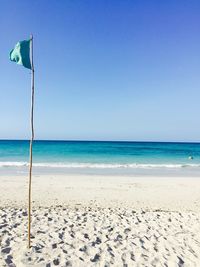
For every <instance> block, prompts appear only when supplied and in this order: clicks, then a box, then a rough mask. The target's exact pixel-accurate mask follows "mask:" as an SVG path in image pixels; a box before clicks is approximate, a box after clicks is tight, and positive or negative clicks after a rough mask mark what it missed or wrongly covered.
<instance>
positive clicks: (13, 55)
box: [10, 40, 31, 70]
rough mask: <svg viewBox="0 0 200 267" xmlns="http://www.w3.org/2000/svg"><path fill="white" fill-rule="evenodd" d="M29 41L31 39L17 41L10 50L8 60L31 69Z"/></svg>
mask: <svg viewBox="0 0 200 267" xmlns="http://www.w3.org/2000/svg"><path fill="white" fill-rule="evenodd" d="M30 42H31V40H24V41H21V42H18V43H17V44H16V45H15V48H14V49H13V50H12V51H11V52H10V60H11V61H14V62H16V63H17V64H19V65H22V66H24V67H25V68H27V69H30V70H31V60H30Z"/></svg>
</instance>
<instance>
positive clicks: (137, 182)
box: [0, 175, 200, 267]
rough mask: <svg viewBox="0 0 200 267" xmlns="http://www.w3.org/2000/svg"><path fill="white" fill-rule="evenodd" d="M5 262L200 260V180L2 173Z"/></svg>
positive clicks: (0, 239)
mask: <svg viewBox="0 0 200 267" xmlns="http://www.w3.org/2000/svg"><path fill="white" fill-rule="evenodd" d="M0 181H1V187H0V195H1V197H0V207H1V208H0V215H1V216H0V244H1V254H0V266H2V267H3V266H17V267H18V266H19V267H20V266H41V267H43V266H200V234H199V233H200V201H199V200H200V179H198V178H189V177H170V178H169V177H128V176H126V177H120V176H101V175H99V176H97V175H70V176H69V175H41V176H40V175H35V176H34V177H33V207H32V209H33V214H32V218H33V219H32V248H31V249H30V250H28V249H27V209H26V205H27V202H26V200H27V177H26V176H17V177H16V176H1V177H0Z"/></svg>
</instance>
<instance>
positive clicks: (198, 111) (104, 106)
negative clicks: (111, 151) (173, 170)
mask: <svg viewBox="0 0 200 267" xmlns="http://www.w3.org/2000/svg"><path fill="white" fill-rule="evenodd" d="M0 3H1V9H0V32H1V42H0V54H1V55H0V69H1V79H0V138H7V139H9V138H11V139H28V138H29V136H30V129H29V113H30V112H29V109H30V72H29V70H28V69H25V68H23V67H22V66H18V65H16V64H14V63H13V62H10V61H9V59H8V55H9V51H10V50H11V49H12V48H13V47H14V45H15V43H16V42H17V41H19V40H24V39H26V38H28V37H29V35H30V33H33V35H34V61H35V71H36V75H35V76H36V77H35V79H36V81H35V90H36V99H35V103H36V104H35V132H36V138H37V139H75V140H76V139H78V140H153V141H200V117H199V115H200V33H199V25H200V1H197V0H196V1H193V0H191V1H185V0H180V1H178V0H168V1H160V0H157V1H156V0H152V1H149V0H146V1H145V0H131V1H128V0H125V1H124V0H121V1H119V0H113V1H111V0H110V1H109V0H107V1H106V0H105V1H103V0H101V1H99V0H95V1H94V0H89V1H87V0H85V1H82V0H79V1H78V0H77V1H76V0H73V1H72V0H68V1H67V0H66V1H45V0H43V1H39V0H34V1H27V0H26V1H22V0H20V1H18V0H15V1H11V0H1V1H0Z"/></svg>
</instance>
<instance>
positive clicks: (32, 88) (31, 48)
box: [28, 35, 34, 248]
mask: <svg viewBox="0 0 200 267" xmlns="http://www.w3.org/2000/svg"><path fill="white" fill-rule="evenodd" d="M30 60H31V114H30V124H31V139H30V164H29V193H28V248H30V247H31V182H32V164H33V140H34V125H33V111H34V65H33V35H31V37H30Z"/></svg>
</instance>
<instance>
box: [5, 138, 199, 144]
mask: <svg viewBox="0 0 200 267" xmlns="http://www.w3.org/2000/svg"><path fill="white" fill-rule="evenodd" d="M0 141H27V142H29V141H30V139H7V138H2V139H0ZM34 141H36V142H37V141H39V142H40V141H46V142H123V143H188V144H200V141H151V140H140V141H138V140H84V139H83V140H82V139H34Z"/></svg>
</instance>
